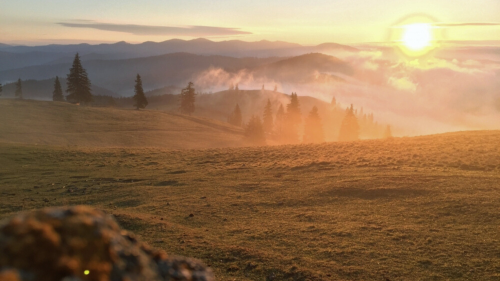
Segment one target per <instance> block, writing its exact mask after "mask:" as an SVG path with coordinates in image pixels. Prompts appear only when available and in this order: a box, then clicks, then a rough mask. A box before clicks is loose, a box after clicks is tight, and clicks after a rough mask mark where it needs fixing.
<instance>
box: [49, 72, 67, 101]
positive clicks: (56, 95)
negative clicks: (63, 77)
mask: <svg viewBox="0 0 500 281" xmlns="http://www.w3.org/2000/svg"><path fill="white" fill-rule="evenodd" d="M52 100H53V101H64V96H63V91H62V88H61V83H60V82H59V77H58V76H56V81H55V82H54V92H52Z"/></svg>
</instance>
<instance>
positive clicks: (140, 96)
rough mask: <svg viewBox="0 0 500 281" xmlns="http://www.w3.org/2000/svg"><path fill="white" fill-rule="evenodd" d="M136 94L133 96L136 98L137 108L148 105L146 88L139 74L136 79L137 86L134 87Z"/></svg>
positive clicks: (135, 105)
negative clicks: (143, 87) (145, 93)
mask: <svg viewBox="0 0 500 281" xmlns="http://www.w3.org/2000/svg"><path fill="white" fill-rule="evenodd" d="M134 92H135V95H134V97H132V99H133V100H134V107H135V109H137V110H139V109H140V108H146V106H148V100H147V99H146V95H144V89H142V79H141V76H140V75H139V74H137V77H136V79H135V87H134Z"/></svg>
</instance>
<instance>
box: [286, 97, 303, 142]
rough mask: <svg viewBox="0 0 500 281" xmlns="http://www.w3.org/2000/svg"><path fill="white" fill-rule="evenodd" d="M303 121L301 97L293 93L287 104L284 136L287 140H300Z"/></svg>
mask: <svg viewBox="0 0 500 281" xmlns="http://www.w3.org/2000/svg"><path fill="white" fill-rule="evenodd" d="M301 122H302V116H301V112H300V104H299V99H298V97H297V94H296V93H292V96H291V100H290V103H289V104H288V105H287V111H286V117H285V122H284V130H283V137H284V139H285V140H286V141H287V142H290V143H297V142H298V141H299V125H300V123H301Z"/></svg>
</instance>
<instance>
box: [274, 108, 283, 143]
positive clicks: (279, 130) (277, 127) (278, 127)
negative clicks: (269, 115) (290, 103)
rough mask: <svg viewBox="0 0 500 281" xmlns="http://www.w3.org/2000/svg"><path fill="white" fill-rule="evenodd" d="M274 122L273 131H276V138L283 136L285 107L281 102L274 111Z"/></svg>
mask: <svg viewBox="0 0 500 281" xmlns="http://www.w3.org/2000/svg"><path fill="white" fill-rule="evenodd" d="M275 120H276V121H275V123H274V132H275V133H276V135H277V137H278V139H279V138H282V137H283V129H284V126H285V109H284V107H283V104H280V107H279V108H278V111H277V112H276V119H275Z"/></svg>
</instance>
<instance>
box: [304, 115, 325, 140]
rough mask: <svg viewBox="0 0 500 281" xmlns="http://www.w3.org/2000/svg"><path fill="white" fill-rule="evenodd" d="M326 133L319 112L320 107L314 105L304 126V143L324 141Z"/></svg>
mask: <svg viewBox="0 0 500 281" xmlns="http://www.w3.org/2000/svg"><path fill="white" fill-rule="evenodd" d="M324 141H325V135H324V133H323V125H322V124H321V118H320V117H319V114H318V108H317V107H316V106H314V107H313V108H312V110H311V112H309V116H308V117H307V119H306V124H305V127H304V143H318V142H324Z"/></svg>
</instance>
